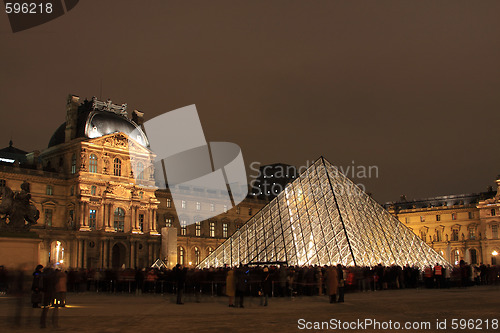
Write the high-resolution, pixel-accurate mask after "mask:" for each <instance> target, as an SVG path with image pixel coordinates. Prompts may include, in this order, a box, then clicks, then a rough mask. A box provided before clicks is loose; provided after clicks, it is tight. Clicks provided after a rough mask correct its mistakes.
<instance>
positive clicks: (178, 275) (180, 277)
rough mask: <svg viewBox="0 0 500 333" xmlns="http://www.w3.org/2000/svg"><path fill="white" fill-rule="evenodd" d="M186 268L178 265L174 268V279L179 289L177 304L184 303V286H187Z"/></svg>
mask: <svg viewBox="0 0 500 333" xmlns="http://www.w3.org/2000/svg"><path fill="white" fill-rule="evenodd" d="M186 273H187V270H186V268H183V267H182V265H181V264H177V265H175V267H174V278H175V285H176V287H177V302H176V303H177V304H184V303H182V293H183V292H184V286H185V285H186Z"/></svg>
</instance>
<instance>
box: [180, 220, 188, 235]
mask: <svg viewBox="0 0 500 333" xmlns="http://www.w3.org/2000/svg"><path fill="white" fill-rule="evenodd" d="M186 229H187V221H186V220H181V236H186Z"/></svg>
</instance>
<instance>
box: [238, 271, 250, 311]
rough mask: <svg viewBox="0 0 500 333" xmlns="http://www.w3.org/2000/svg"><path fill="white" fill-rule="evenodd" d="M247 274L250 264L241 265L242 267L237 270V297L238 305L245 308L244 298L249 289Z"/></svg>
mask: <svg viewBox="0 0 500 333" xmlns="http://www.w3.org/2000/svg"><path fill="white" fill-rule="evenodd" d="M247 274H248V266H246V265H245V266H243V265H242V264H241V265H240V268H238V270H237V271H236V297H237V298H238V300H239V302H238V306H239V307H240V308H243V307H244V306H243V299H244V297H245V293H246V290H247V284H248V280H247Z"/></svg>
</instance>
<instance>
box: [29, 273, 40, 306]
mask: <svg viewBox="0 0 500 333" xmlns="http://www.w3.org/2000/svg"><path fill="white" fill-rule="evenodd" d="M42 268H43V266H42V265H37V266H36V268H35V271H34V272H33V283H32V284H31V304H32V305H33V307H34V308H39V307H40V303H41V302H42V287H43V285H42Z"/></svg>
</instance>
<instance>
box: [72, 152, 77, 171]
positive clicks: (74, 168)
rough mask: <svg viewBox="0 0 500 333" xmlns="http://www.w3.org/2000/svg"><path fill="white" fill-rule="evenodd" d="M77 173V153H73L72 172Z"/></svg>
mask: <svg viewBox="0 0 500 333" xmlns="http://www.w3.org/2000/svg"><path fill="white" fill-rule="evenodd" d="M74 173H76V155H75V154H73V155H71V174H74Z"/></svg>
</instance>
